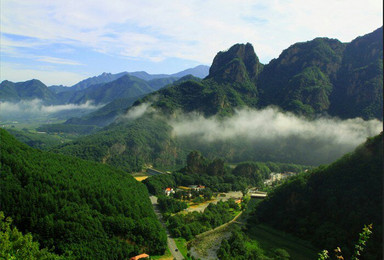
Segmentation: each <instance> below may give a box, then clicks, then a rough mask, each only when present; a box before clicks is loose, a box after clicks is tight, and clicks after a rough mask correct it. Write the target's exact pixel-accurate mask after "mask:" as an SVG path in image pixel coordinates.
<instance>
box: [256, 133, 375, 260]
mask: <svg viewBox="0 0 384 260" xmlns="http://www.w3.org/2000/svg"><path fill="white" fill-rule="evenodd" d="M382 185H383V134H382V133H381V134H380V135H378V136H376V137H374V138H370V139H368V140H367V141H366V143H365V144H364V145H361V146H359V147H358V148H357V149H356V150H355V151H354V152H353V153H350V154H347V155H345V156H344V157H342V158H341V159H339V160H338V161H336V162H335V163H332V164H331V165H329V166H323V167H319V168H317V169H316V170H314V171H313V172H311V173H307V174H302V175H299V176H298V177H295V178H293V179H290V180H289V181H287V182H286V183H284V184H283V185H281V186H279V187H278V188H276V189H275V190H274V191H273V192H272V193H270V194H268V198H267V199H266V200H264V201H263V202H262V203H261V204H260V205H259V207H258V208H257V209H256V211H255V215H254V217H253V218H252V219H253V223H258V222H263V223H268V224H270V225H272V226H274V227H276V228H278V229H282V230H285V231H287V232H290V233H293V234H295V235H297V236H299V237H301V238H303V239H306V240H308V241H312V243H313V244H314V245H315V246H316V247H318V248H324V249H327V250H328V251H331V250H333V249H334V248H336V247H340V248H341V250H342V252H343V255H344V257H347V258H349V257H350V256H351V254H352V252H353V250H354V244H355V243H356V242H357V241H358V239H359V236H358V234H359V233H360V231H361V230H362V228H363V227H364V225H369V224H373V235H372V238H371V239H370V240H369V241H368V243H367V249H366V252H365V255H364V259H382V257H383V255H382V252H383V241H382V228H383V226H382V219H383V215H382V213H383V200H382V191H383V186H382ZM250 225H253V224H252V221H251V222H250ZM314 227H316V228H314Z"/></svg>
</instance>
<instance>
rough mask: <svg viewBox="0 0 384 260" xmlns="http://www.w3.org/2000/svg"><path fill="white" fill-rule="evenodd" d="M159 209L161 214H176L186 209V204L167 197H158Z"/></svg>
mask: <svg viewBox="0 0 384 260" xmlns="http://www.w3.org/2000/svg"><path fill="white" fill-rule="evenodd" d="M157 201H158V203H159V208H160V210H161V212H163V213H177V212H179V211H182V210H183V209H186V208H187V207H188V205H187V203H185V202H183V201H179V200H176V199H173V198H170V197H167V196H164V195H163V196H159V197H158V200H157Z"/></svg>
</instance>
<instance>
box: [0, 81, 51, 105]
mask: <svg viewBox="0 0 384 260" xmlns="http://www.w3.org/2000/svg"><path fill="white" fill-rule="evenodd" d="M24 99H26V100H32V99H41V100H44V101H46V102H47V103H49V104H52V103H55V102H56V101H57V98H56V96H55V94H54V93H53V92H51V91H50V90H49V89H48V87H47V86H46V85H44V84H43V83H42V82H41V81H40V80H37V79H32V80H28V81H25V82H17V83H14V82H11V81H7V80H4V81H3V82H1V84H0V101H11V102H18V101H20V100H24Z"/></svg>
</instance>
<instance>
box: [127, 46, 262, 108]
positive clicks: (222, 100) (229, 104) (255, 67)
mask: <svg viewBox="0 0 384 260" xmlns="http://www.w3.org/2000/svg"><path fill="white" fill-rule="evenodd" d="M261 70H262V65H261V64H260V63H259V60H258V58H257V56H256V54H255V52H254V50H253V47H252V45H250V44H246V45H244V44H237V45H235V46H233V47H231V48H230V49H229V50H228V51H227V52H219V53H218V54H217V56H216V58H215V59H214V61H213V63H212V66H211V69H210V74H209V75H208V77H207V78H205V79H204V80H202V81H195V80H189V81H185V82H182V83H178V84H175V85H173V86H171V87H168V88H165V89H161V90H159V91H157V92H155V93H153V94H150V95H148V96H146V97H145V98H144V99H142V100H140V101H138V102H136V103H135V104H134V106H137V105H140V104H142V103H145V102H151V103H152V106H153V107H155V108H157V109H160V110H162V111H163V112H164V113H167V114H169V113H171V114H172V113H175V112H176V111H177V110H181V111H183V112H192V111H196V112H200V113H202V114H204V115H206V116H211V115H216V114H219V115H228V114H233V112H234V109H235V108H236V107H244V106H249V107H255V106H256V104H257V100H258V93H257V88H256V85H255V83H256V80H257V77H258V75H259V73H260V71H261Z"/></svg>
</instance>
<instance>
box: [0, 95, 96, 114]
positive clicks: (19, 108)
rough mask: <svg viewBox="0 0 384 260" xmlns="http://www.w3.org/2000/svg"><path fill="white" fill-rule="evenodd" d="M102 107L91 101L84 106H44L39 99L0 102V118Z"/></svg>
mask: <svg viewBox="0 0 384 260" xmlns="http://www.w3.org/2000/svg"><path fill="white" fill-rule="evenodd" d="M100 107H101V106H95V105H93V104H92V102H91V101H87V102H86V103H84V104H65V105H44V104H43V102H42V101H41V100H39V99H33V100H22V101H20V102H7V101H6V102H0V116H3V117H10V116H12V115H14V116H24V117H25V116H29V115H49V114H53V113H57V112H61V111H66V110H74V109H86V110H95V109H97V108H100Z"/></svg>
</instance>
